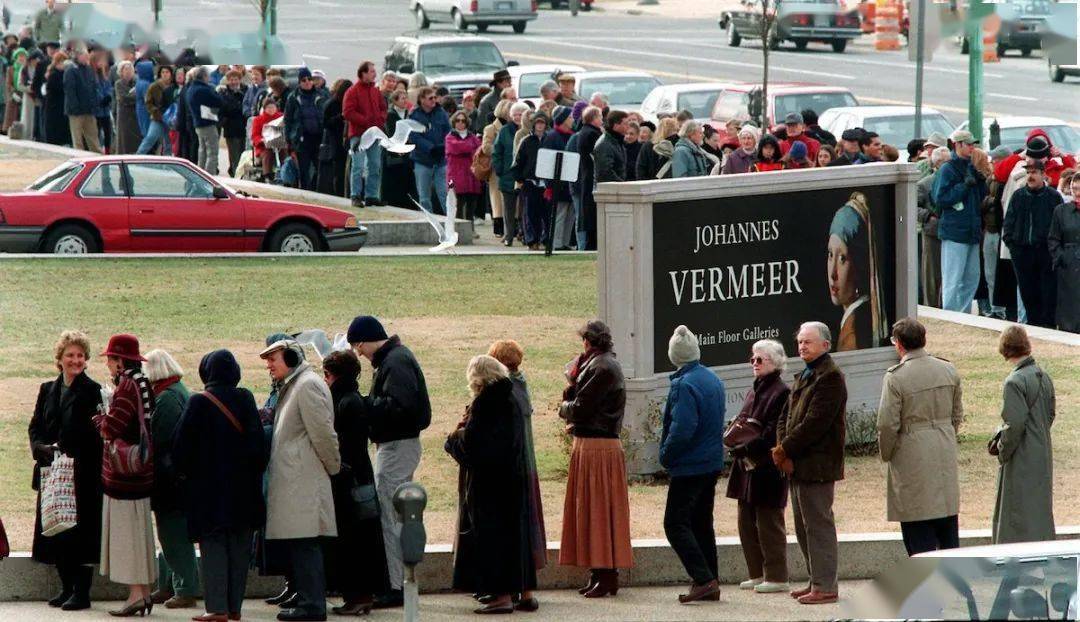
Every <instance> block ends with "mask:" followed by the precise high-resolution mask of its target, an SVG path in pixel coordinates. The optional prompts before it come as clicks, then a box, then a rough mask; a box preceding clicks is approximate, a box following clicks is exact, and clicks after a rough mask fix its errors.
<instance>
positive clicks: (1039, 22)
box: [960, 0, 1053, 56]
mask: <svg viewBox="0 0 1080 622" xmlns="http://www.w3.org/2000/svg"><path fill="white" fill-rule="evenodd" d="M967 4H968V3H967V2H964V3H963V5H964V6H965V7H966V6H967ZM1052 5H1053V3H1052V2H1051V1H1050V0H1026V1H1025V2H1002V3H997V4H995V7H994V8H995V11H996V13H997V14H998V16H999V17H1001V29H1000V30H998V33H997V55H998V56H1005V52H1007V51H1009V50H1020V54H1021V55H1022V56H1031V51H1032V50H1039V49H1042V36H1043V33H1045V32H1046V30H1047V28H1048V25H1047V19H1048V18H1049V17H1050V14H1051V11H1052V10H1053V6H1052ZM960 53H961V54H967V53H968V40H967V37H965V36H963V35H960Z"/></svg>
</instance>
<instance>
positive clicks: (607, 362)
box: [559, 320, 634, 598]
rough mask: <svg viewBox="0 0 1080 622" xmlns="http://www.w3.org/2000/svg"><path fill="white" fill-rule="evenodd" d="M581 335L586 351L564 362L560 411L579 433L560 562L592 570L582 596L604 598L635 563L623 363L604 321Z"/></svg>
mask: <svg viewBox="0 0 1080 622" xmlns="http://www.w3.org/2000/svg"><path fill="white" fill-rule="evenodd" d="M578 335H579V336H580V337H581V339H582V346H583V347H584V352H582V353H581V354H579V355H578V356H577V357H576V358H575V359H574V360H573V361H571V363H570V365H569V366H568V367H567V371H566V377H567V380H568V381H569V385H568V386H567V387H566V389H565V390H564V391H563V402H562V405H561V406H560V407H559V416H560V417H562V418H563V419H565V420H566V422H567V426H566V427H567V432H569V433H570V435H571V436H573V437H574V446H573V450H572V452H571V454H570V473H569V476H568V477H567V481H566V501H565V503H564V505H563V530H562V546H561V549H560V551H559V564H561V565H563V566H577V567H579V568H588V569H589V579H588V581H587V582H586V584H585V586H584V587H583V588H581V589H580V590H578V591H579V593H581V594H582V595H584V596H585V597H586V598H601V597H603V596H607V595H609V594H610V595H612V596H614V595H615V594H617V593H618V591H619V569H620V568H630V567H632V566H633V565H634V560H633V551H632V550H631V548H630V493H629V490H628V489H627V484H626V462H625V457H624V455H623V448H622V441H620V440H619V432H620V431H621V429H622V419H623V412H624V408H625V406H626V389H625V386H624V382H623V372H622V366H620V365H619V362H618V361H617V360H615V353H614V352H612V351H611V348H612V345H613V342H612V338H611V330H610V329H609V328H608V327H607V325H606V324H604V323H603V322H601V321H599V320H593V321H591V322H589V323H587V324H586V325H585V326H584V327H583V328H582V329H581V330H579V331H578Z"/></svg>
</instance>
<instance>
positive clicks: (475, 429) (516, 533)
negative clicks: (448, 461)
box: [444, 354, 539, 614]
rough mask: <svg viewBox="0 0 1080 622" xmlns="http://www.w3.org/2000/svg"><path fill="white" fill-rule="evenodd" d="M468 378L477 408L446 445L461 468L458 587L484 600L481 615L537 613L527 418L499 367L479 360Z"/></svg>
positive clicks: (473, 362)
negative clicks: (529, 510)
mask: <svg viewBox="0 0 1080 622" xmlns="http://www.w3.org/2000/svg"><path fill="white" fill-rule="evenodd" d="M465 377H466V381H467V382H468V384H469V391H470V393H471V394H472V396H473V401H472V404H470V406H469V409H468V411H467V412H466V414H465V417H463V418H462V420H461V422H460V423H459V424H458V427H457V429H456V430H454V432H453V433H451V434H450V436H449V437H447V439H446V444H445V446H444V447H445V449H446V452H447V453H449V454H450V455H451V456H452V457H453V458H454V460H455V461H456V462H457V463H458V465H459V466H460V474H459V476H458V495H459V497H458V529H457V537H456V538H455V542H454V577H453V587H454V589H455V590H460V591H462V592H467V593H473V594H479V595H480V602H481V604H482V605H483V606H482V607H480V608H479V609H476V610H475V613H478V614H499V613H513V612H514V610H515V609H518V610H523V611H536V610H537V609H538V608H539V604H538V603H537V601H536V599H535V598H533V597H532V590H534V589H535V588H536V566H535V563H534V561H533V554H532V551H531V547H530V544H529V526H528V522H527V519H526V507H527V501H526V496H527V495H526V492H525V482H526V473H525V464H524V460H523V455H522V447H523V445H524V443H525V432H524V420H525V418H524V415H523V414H522V412H521V409H520V407H519V406H518V403H517V401H516V400H515V399H514V395H513V391H514V388H513V383H512V382H511V381H510V378H509V371H508V370H507V369H506V366H504V365H503V364H502V363H500V362H499V361H497V360H495V359H494V358H492V357H490V356H487V355H484V354H482V355H479V356H475V357H473V358H472V360H471V361H469V366H468V370H467V371H466V374H465ZM519 594H520V595H521V598H520V599H519V600H518V601H517V602H516V603H515V602H514V600H513V599H514V596H515V595H519Z"/></svg>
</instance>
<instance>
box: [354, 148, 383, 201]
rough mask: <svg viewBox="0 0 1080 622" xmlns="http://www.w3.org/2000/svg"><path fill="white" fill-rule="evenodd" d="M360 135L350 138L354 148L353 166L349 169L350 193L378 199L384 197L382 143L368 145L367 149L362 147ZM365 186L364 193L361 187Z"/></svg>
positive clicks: (374, 199)
mask: <svg viewBox="0 0 1080 622" xmlns="http://www.w3.org/2000/svg"><path fill="white" fill-rule="evenodd" d="M359 144H360V137H359V136H353V137H352V138H351V139H350V140H349V147H350V149H351V150H352V167H351V168H350V169H349V193H350V194H352V196H354V197H359V196H363V197H364V198H365V199H371V200H373V201H378V200H379V199H381V198H382V193H381V192H379V190H380V188H381V187H380V183H381V181H382V152H383V148H382V145H380V144H379V143H375V144H373V145H371V146H370V147H368V149H367V151H364V150H363V149H360V148H359V147H358V146H357V145H359ZM361 188H363V195H361V192H360V189H361Z"/></svg>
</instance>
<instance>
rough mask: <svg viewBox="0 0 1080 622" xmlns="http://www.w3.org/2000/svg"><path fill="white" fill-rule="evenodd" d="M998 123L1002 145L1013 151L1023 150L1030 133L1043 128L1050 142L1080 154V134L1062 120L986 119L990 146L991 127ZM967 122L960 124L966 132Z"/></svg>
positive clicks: (985, 129)
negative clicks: (995, 122)
mask: <svg viewBox="0 0 1080 622" xmlns="http://www.w3.org/2000/svg"><path fill="white" fill-rule="evenodd" d="M994 121H997V124H998V127H1000V128H1001V144H1002V145H1005V146H1006V147H1008V148H1009V149H1010V150H1012V151H1016V150H1017V149H1022V148H1023V147H1024V145H1025V144H1026V143H1027V135H1028V132H1030V131H1031V130H1033V129H1035V128H1042V129H1043V130H1045V131H1046V134H1047V135H1048V136H1049V137H1050V142H1051V144H1053V145H1054V146H1055V147H1057V148H1058V149H1060V150H1062V151H1064V152H1065V153H1078V152H1080V132H1077V131H1076V128H1074V127H1073V126H1071V125H1069V124H1068V123H1067V122H1065V121H1062V120H1061V119H1055V118H1053V117H990V116H987V117H984V118H983V143H984V144H990V126H991V125H992V124H993V123H994ZM967 127H968V123H967V121H964V122H963V123H961V124H960V129H962V130H966V129H967Z"/></svg>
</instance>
